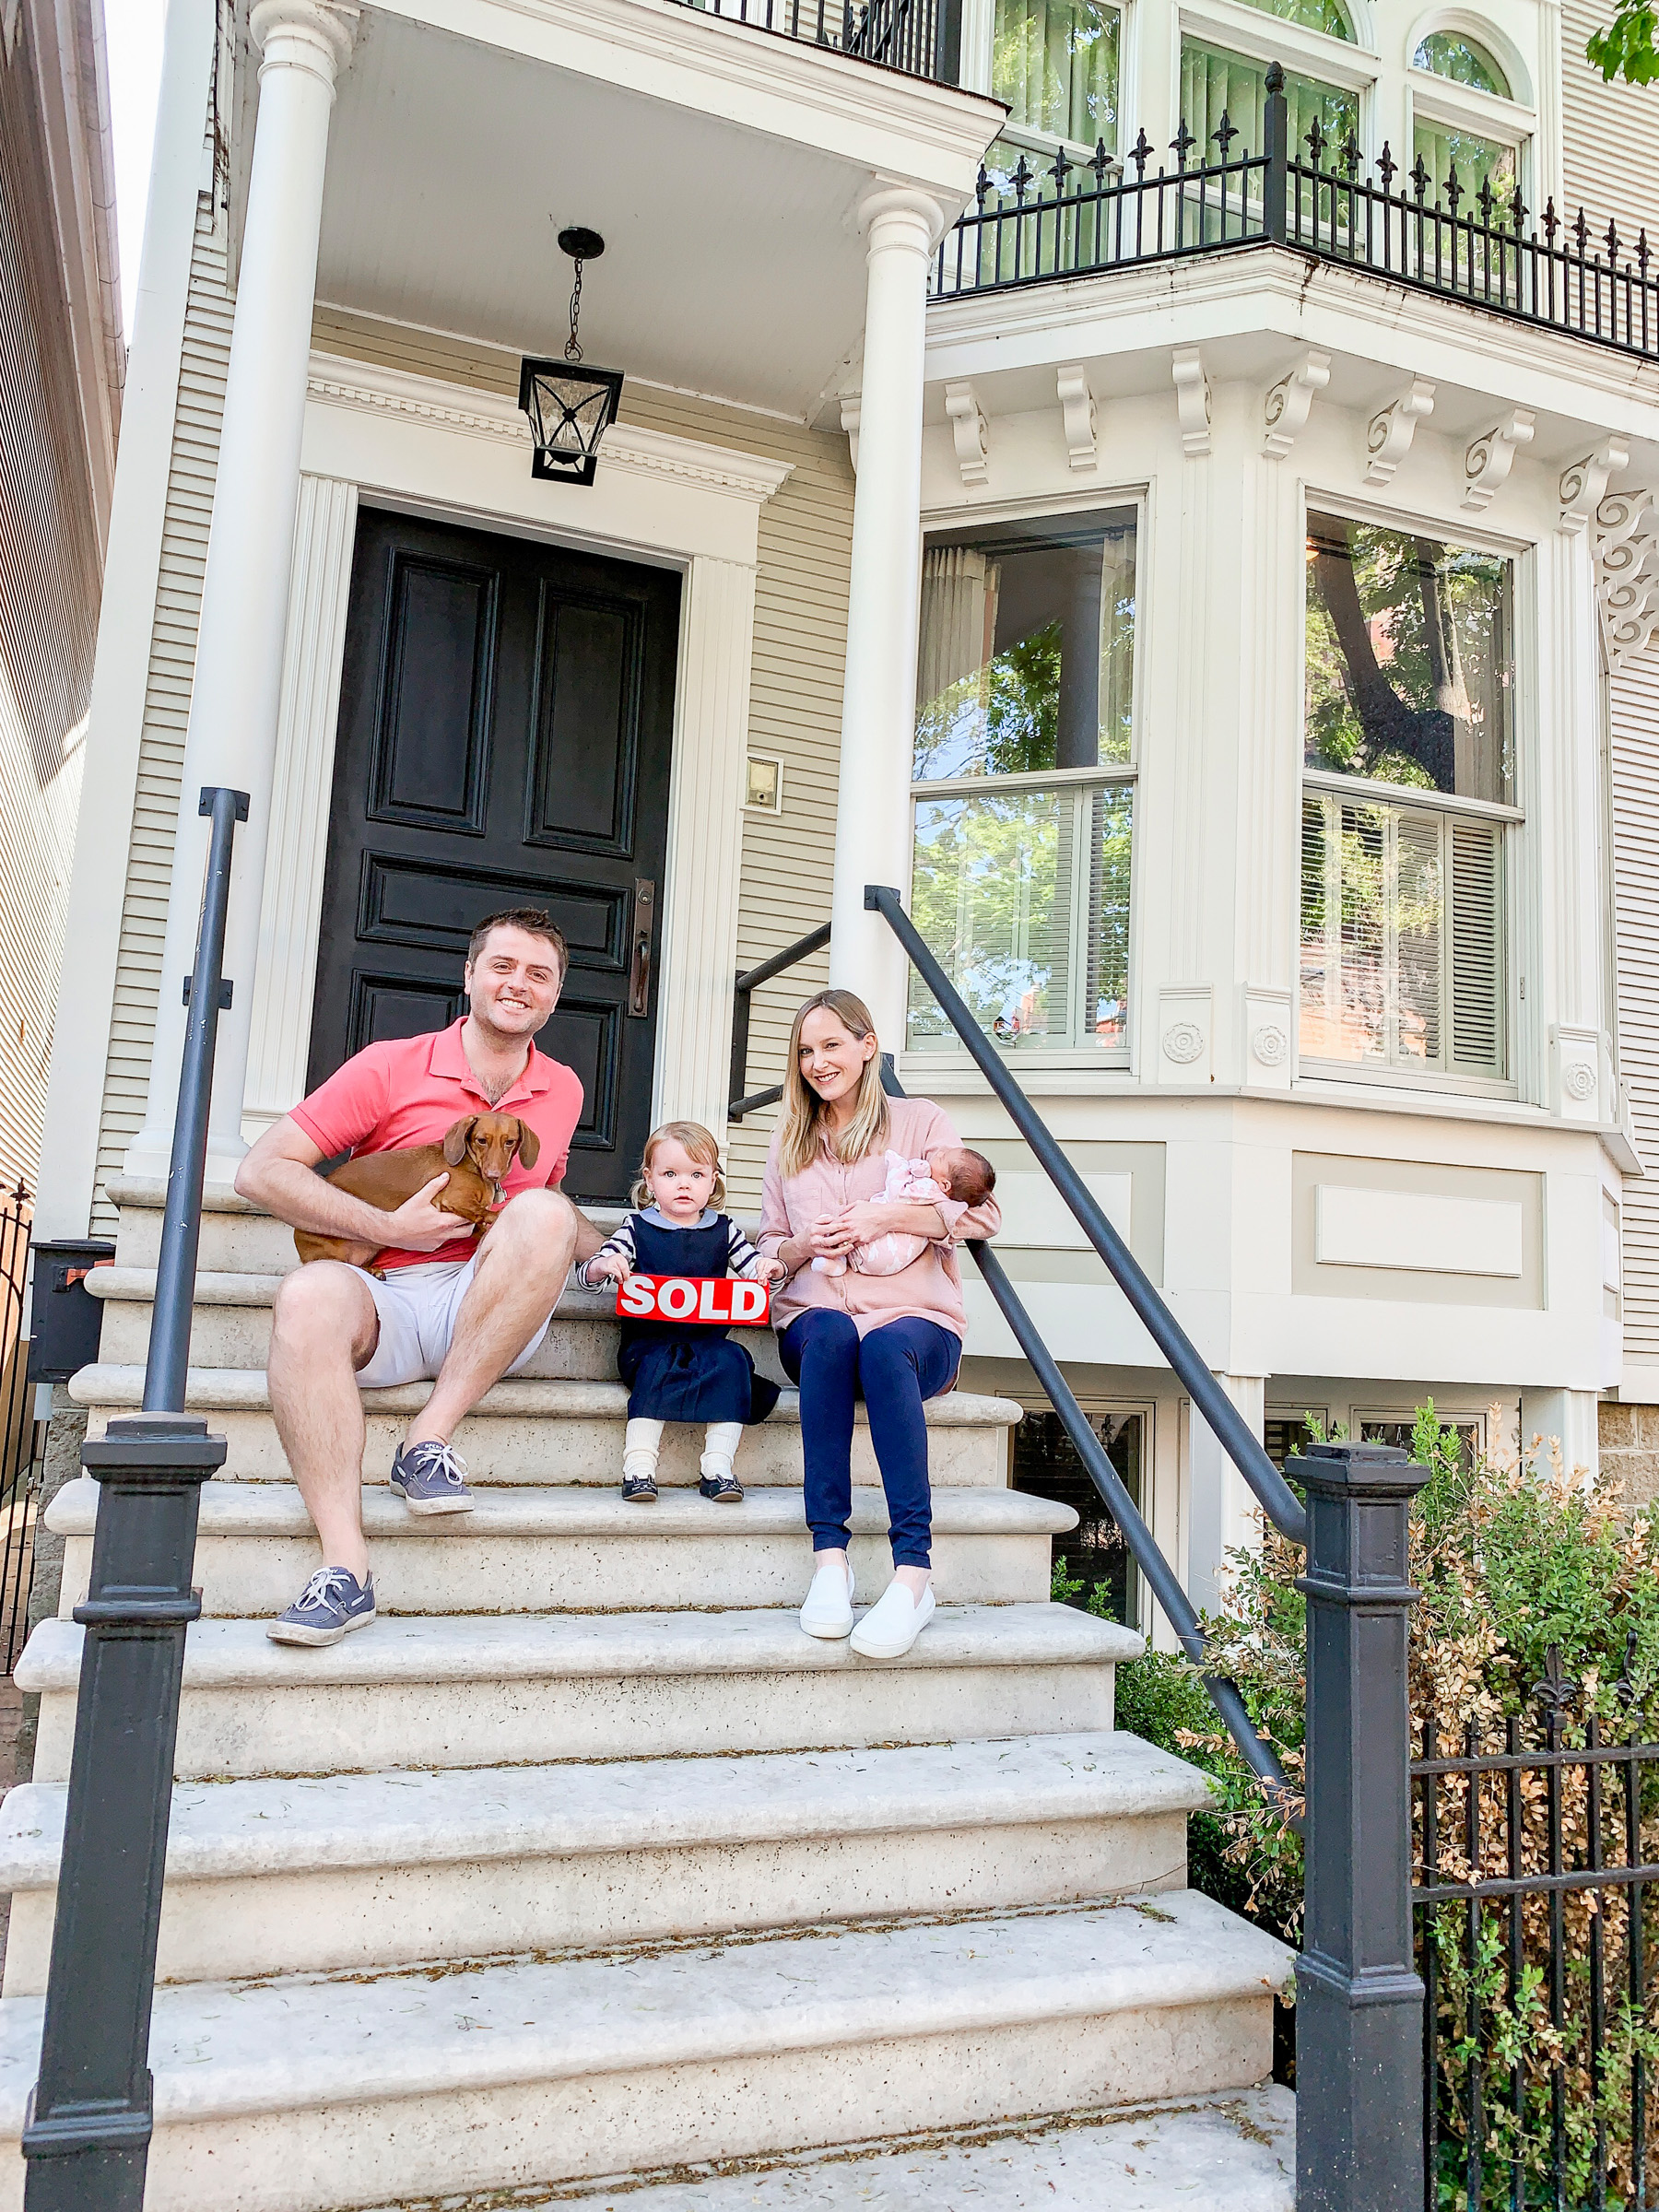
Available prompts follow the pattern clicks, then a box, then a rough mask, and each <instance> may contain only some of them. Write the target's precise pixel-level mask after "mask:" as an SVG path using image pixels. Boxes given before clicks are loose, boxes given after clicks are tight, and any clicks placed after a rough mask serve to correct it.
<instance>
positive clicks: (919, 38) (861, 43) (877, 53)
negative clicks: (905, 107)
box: [678, 0, 961, 85]
mask: <svg viewBox="0 0 1659 2212" xmlns="http://www.w3.org/2000/svg"><path fill="white" fill-rule="evenodd" d="M678 4H679V5H680V6H683V7H694V8H696V9H697V10H698V11H699V12H700V14H702V15H708V16H721V17H724V18H726V19H727V20H728V21H730V22H734V23H747V24H749V25H751V26H752V27H753V28H754V29H757V30H769V31H771V32H772V33H773V34H774V35H775V36H777V37H779V38H784V39H797V40H799V41H802V42H803V43H804V44H806V45H808V46H822V47H825V48H827V49H828V50H829V51H830V53H846V54H851V55H852V56H853V58H854V60H856V61H861V62H874V63H876V64H877V66H879V67H882V68H887V69H898V70H900V71H902V73H903V74H904V75H905V76H926V77H932V78H934V79H935V81H936V82H938V83H940V84H947V85H954V84H955V83H956V81H957V73H958V65H959V57H960V53H961V0H678Z"/></svg>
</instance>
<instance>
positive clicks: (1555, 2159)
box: [1411, 1633, 1659, 2212]
mask: <svg viewBox="0 0 1659 2212" xmlns="http://www.w3.org/2000/svg"><path fill="white" fill-rule="evenodd" d="M1635 1644H1636V1639H1635V1636H1634V1633H1632V1636H1631V1639H1630V1655H1629V1656H1628V1658H1627V1662H1626V1673H1625V1677H1624V1678H1623V1680H1622V1681H1621V1682H1620V1683H1619V1684H1618V1685H1617V1686H1616V1688H1615V1697H1614V1702H1615V1704H1616V1706H1617V1707H1618V1710H1619V1720H1618V1724H1614V1725H1611V1726H1610V1725H1609V1724H1608V1723H1607V1721H1606V1719H1605V1717H1598V1715H1597V1714H1596V1712H1594V1709H1587V1708H1590V1700H1588V1699H1587V1698H1586V1697H1584V1696H1583V1693H1582V1691H1581V1686H1580V1685H1579V1684H1577V1683H1575V1682H1572V1681H1571V1680H1568V1679H1566V1678H1564V1677H1563V1676H1562V1673H1561V1668H1560V1662H1559V1654H1558V1653H1556V1651H1555V1650H1554V1649H1553V1648H1552V1649H1551V1652H1550V1653H1549V1665H1548V1666H1547V1670H1546V1673H1545V1677H1544V1679H1543V1680H1542V1681H1540V1682H1539V1683H1537V1684H1536V1686H1535V1688H1534V1689H1533V1692H1532V1696H1531V1700H1530V1703H1529V1710H1528V1712H1527V1713H1526V1714H1525V1715H1524V1716H1523V1715H1512V1716H1510V1717H1509V1718H1507V1719H1506V1720H1504V1722H1503V1723H1502V1725H1501V1727H1500V1728H1498V1729H1494V1730H1493V1731H1491V1732H1489V1733H1488V1732H1487V1731H1484V1730H1483V1729H1482V1728H1481V1726H1480V1725H1479V1724H1477V1723H1475V1722H1469V1723H1466V1724H1465V1725H1464V1726H1463V1728H1462V1729H1460V1730H1459V1731H1458V1732H1457V1734H1456V1736H1455V1738H1454V1739H1453V1740H1451V1741H1450V1742H1447V1743H1442V1742H1441V1737H1440V1735H1439V1734H1438V1733H1437V1730H1436V1728H1435V1726H1434V1724H1433V1723H1432V1722H1430V1723H1429V1724H1427V1725H1426V1726H1425V1728H1424V1730H1423V1739H1422V1753H1423V1755H1422V1757H1421V1758H1420V1759H1418V1760H1416V1761H1415V1762H1414V1763H1413V1766H1412V1770H1411V1771H1412V1777H1413V1783H1414V1788H1415V1792H1416V1803H1415V1807H1414V1839H1413V1841H1414V1848H1415V1852H1416V1858H1417V1868H1416V1871H1417V1876H1418V1882H1417V1887H1416V1888H1415V1890H1414V1892H1413V1900H1414V1903H1415V1906H1416V1914H1417V1934H1418V1963H1419V1969H1420V1971H1421V1974H1422V1980H1423V1986H1424V1992H1425V2002H1424V2015H1423V2017H1424V2043H1423V2065H1424V2092H1425V2095H1424V2111H1425V2119H1426V2123H1427V2125H1426V2129H1425V2151H1426V2167H1427V2171H1426V2173H1425V2196H1426V2201H1427V2203H1428V2205H1429V2206H1431V2207H1434V2208H1435V2212H1498V2208H1499V2207H1501V2208H1502V2212H1531V2208H1532V2207H1534V2206H1547V2207H1549V2212H1580V2207H1594V2208H1595V2212H1606V2208H1607V2207H1609V2206H1620V2207H1624V2206H1629V2207H1631V2208H1633V2212H1647V2207H1649V2206H1651V2205H1652V2203H1653V2201H1654V2200H1653V2195H1652V2194H1651V2192H1652V2191H1653V2188H1654V2186H1655V2184H1659V2145H1655V2144H1654V2142H1653V2140H1651V2137H1652V2136H1653V2132H1654V2131H1655V2129H1656V2128H1659V2111H1656V2110H1655V2100H1654V2095H1653V2090H1654V2074H1655V2067H1656V2065H1659V2021H1655V2020H1653V2018H1651V2016H1650V2012H1649V2001H1650V2000H1649V1993H1650V1991H1652V1990H1653V1988H1654V1986H1655V1977H1656V1973H1659V1922H1656V1921H1655V1918H1654V1915H1653V1911H1652V1907H1651V1898H1652V1894H1653V1887H1654V1885H1659V1743H1654V1742H1649V1741H1644V1740H1641V1739H1642V1737H1643V1735H1652V1734H1653V1729H1652V1727H1651V1725H1650V1726H1648V1727H1647V1728H1646V1729H1645V1730H1644V1729H1643V1728H1642V1727H1641V1725H1640V1724H1639V1716H1638V1712H1637V1709H1636V1703H1635V1693H1634V1687H1633V1684H1632V1681H1631V1669H1632V1665H1633V1661H1634V1653H1635Z"/></svg>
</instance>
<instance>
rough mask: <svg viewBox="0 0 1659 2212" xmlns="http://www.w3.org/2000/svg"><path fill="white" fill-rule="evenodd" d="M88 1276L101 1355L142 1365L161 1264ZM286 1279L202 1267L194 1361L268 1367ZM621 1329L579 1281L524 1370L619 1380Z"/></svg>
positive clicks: (769, 1352)
mask: <svg viewBox="0 0 1659 2212" xmlns="http://www.w3.org/2000/svg"><path fill="white" fill-rule="evenodd" d="M87 1281H88V1288H90V1290H91V1292H92V1295H93V1296H94V1297H95V1298H97V1299H100V1300H102V1303H103V1328H102V1333H101V1335H100V1338H99V1351H98V1356H99V1359H100V1362H101V1363H102V1364H104V1365H105V1366H112V1367H122V1366H140V1365H142V1364H143V1361H144V1359H145V1356H146V1354H147V1351H148V1349H149V1333H150V1317H151V1314H152V1312H154V1304H155V1296H156V1271H155V1269H154V1268H153V1267H97V1268H94V1269H93V1271H92V1273H91V1274H90V1275H89V1276H88V1278H87ZM281 1283H282V1277H281V1276H279V1275H234V1274H199V1275H198V1276H197V1277H196V1286H195V1307H194V1312H193V1313H192V1315H191V1324H190V1359H191V1365H192V1366H193V1367H199V1368H244V1369H247V1368H261V1369H263V1367H264V1366H265V1359H266V1357H267V1355H268V1354H269V1352H270V1348H271V1306H272V1303H273V1301H274V1300H275V1299H276V1296H277V1289H278V1288H279V1287H280V1285H281ZM747 1335H748V1342H749V1349H750V1351H751V1352H752V1353H753V1354H754V1355H755V1358H756V1361H757V1364H759V1365H762V1366H763V1367H765V1368H766V1370H767V1371H768V1372H772V1371H774V1369H775V1362H776V1339H775V1338H774V1337H773V1335H772V1333H771V1330H770V1329H751V1330H749V1331H748V1333H747ZM619 1336H620V1331H619V1329H618V1324H617V1320H616V1299H615V1297H614V1295H612V1294H610V1293H607V1292H604V1291H598V1290H583V1289H582V1288H581V1286H580V1285H579V1284H574V1283H572V1284H571V1285H569V1286H568V1287H567V1288H566V1290H565V1293H564V1296H563V1297H562V1298H561V1299H560V1300H559V1312H558V1313H557V1315H556V1316H555V1318H554V1320H553V1323H552V1325H551V1326H550V1327H549V1329H548V1331H547V1335H546V1337H545V1338H544V1339H543V1340H542V1342H541V1344H540V1345H538V1346H537V1347H536V1351H535V1359H533V1360H532V1361H531V1362H530V1365H529V1366H528V1367H527V1368H526V1369H525V1370H524V1372H525V1374H526V1375H528V1376H532V1377H535V1378H542V1379H552V1380H571V1381H578V1382H615V1381H616V1379H617V1345H618V1340H619ZM776 1373H777V1374H781V1373H782V1370H781V1369H777V1370H776Z"/></svg>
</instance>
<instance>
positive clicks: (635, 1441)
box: [622, 1415, 663, 1482]
mask: <svg viewBox="0 0 1659 2212" xmlns="http://www.w3.org/2000/svg"><path fill="white" fill-rule="evenodd" d="M662 1441H663V1424H662V1422H661V1421H653V1420H647V1419H646V1418H644V1417H643V1416H642V1415H641V1417H640V1418H637V1419H634V1420H631V1421H629V1424H628V1434H627V1436H626V1437H625V1438H624V1439H623V1442H622V1473H623V1477H624V1478H625V1479H626V1480H628V1481H629V1482H631V1481H632V1480H633V1479H634V1477H636V1476H640V1475H650V1476H652V1477H654V1476H655V1474H656V1464H657V1449H658V1447H659V1446H660V1444H661V1443H662Z"/></svg>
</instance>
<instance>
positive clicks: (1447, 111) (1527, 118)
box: [1394, 34, 1538, 228]
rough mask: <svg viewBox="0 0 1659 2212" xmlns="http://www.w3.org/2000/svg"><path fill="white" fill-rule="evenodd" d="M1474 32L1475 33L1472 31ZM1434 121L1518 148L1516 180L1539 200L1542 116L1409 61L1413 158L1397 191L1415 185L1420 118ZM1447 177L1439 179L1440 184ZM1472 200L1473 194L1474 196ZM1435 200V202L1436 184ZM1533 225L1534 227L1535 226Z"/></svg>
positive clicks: (1526, 196) (1462, 210) (1463, 207)
mask: <svg viewBox="0 0 1659 2212" xmlns="http://www.w3.org/2000/svg"><path fill="white" fill-rule="evenodd" d="M1471 35H1472V34H1471ZM1419 117H1420V118H1421V119H1422V121H1423V122H1425V123H1429V124H1435V125H1437V126H1438V127H1439V128H1440V129H1441V130H1448V131H1468V132H1470V133H1471V134H1472V135H1474V136H1476V137H1477V138H1489V139H1491V140H1492V141H1493V142H1494V144H1496V145H1499V146H1508V147H1513V148H1514V154H1515V178H1516V182H1518V183H1519V185H1520V187H1521V197H1522V199H1523V200H1524V201H1525V202H1526V204H1527V205H1528V206H1529V207H1530V206H1531V204H1532V200H1533V198H1534V189H1533V168H1534V162H1533V144H1534V139H1535V135H1536V132H1537V127H1538V119H1537V116H1536V115H1535V113H1534V112H1533V111H1532V109H1530V108H1524V107H1521V106H1520V105H1519V104H1518V103H1517V102H1516V101H1514V100H1499V99H1498V98H1497V97H1496V96H1495V95H1494V94H1492V93H1490V92H1482V91H1479V90H1477V88H1476V87H1475V86H1473V85H1458V84H1453V81H1452V79H1451V78H1450V77H1449V76H1435V75H1434V74H1433V73H1432V72H1431V71H1430V70H1427V69H1418V68H1417V67H1416V66H1415V65H1412V64H1409V63H1408V64H1407V66H1406V132H1407V137H1406V146H1407V147H1409V149H1410V159H1409V160H1407V161H1405V162H1403V163H1402V164H1401V173H1400V176H1399V177H1397V178H1396V179H1395V180H1394V189H1395V190H1396V191H1399V190H1401V189H1402V188H1403V189H1405V190H1406V191H1407V192H1409V191H1410V189H1411V185H1410V179H1409V173H1408V172H1409V171H1410V170H1411V169H1412V168H1414V167H1415V166H1416V162H1417V126H1418V118H1419ZM1440 181H1441V180H1439V179H1438V178H1437V179H1435V180H1434V183H1435V184H1438V183H1439V182H1440ZM1470 196H1471V198H1472V197H1473V194H1471V195H1470ZM1432 204H1433V186H1432V185H1431V187H1430V205H1432ZM1469 211H1470V210H1469V207H1468V206H1467V204H1466V203H1465V202H1464V201H1460V202H1459V203H1458V213H1459V214H1460V215H1467V214H1468V213H1469ZM1529 228H1530V226H1529Z"/></svg>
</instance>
